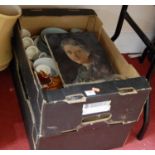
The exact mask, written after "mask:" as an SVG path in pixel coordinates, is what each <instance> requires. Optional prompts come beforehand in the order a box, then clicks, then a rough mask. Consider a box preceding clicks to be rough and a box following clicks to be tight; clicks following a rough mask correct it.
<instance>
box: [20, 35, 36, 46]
mask: <svg viewBox="0 0 155 155" xmlns="http://www.w3.org/2000/svg"><path fill="white" fill-rule="evenodd" d="M22 41H23V46H24V48H25V49H26V48H27V47H29V46H31V45H34V42H33V40H32V38H31V37H24V38H23V39H22Z"/></svg>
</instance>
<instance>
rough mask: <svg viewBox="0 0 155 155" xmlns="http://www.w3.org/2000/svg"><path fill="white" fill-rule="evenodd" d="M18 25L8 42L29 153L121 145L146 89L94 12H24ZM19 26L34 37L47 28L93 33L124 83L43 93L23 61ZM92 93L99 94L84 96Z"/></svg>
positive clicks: (109, 147)
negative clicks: (80, 29) (26, 132)
mask: <svg viewBox="0 0 155 155" xmlns="http://www.w3.org/2000/svg"><path fill="white" fill-rule="evenodd" d="M19 22H20V24H19V23H17V24H16V26H15V32H14V39H13V46H14V61H13V75H14V82H15V86H16V90H17V94H18V96H19V101H20V103H21V109H22V111H23V116H24V119H25V124H26V128H27V131H28V135H29V139H30V142H31V144H32V148H34V149H111V148H113V147H120V146H122V145H123V144H124V143H125V141H126V139H127V137H128V135H129V132H130V131H131V129H132V127H133V125H134V124H135V122H136V121H137V120H138V118H139V116H140V114H141V112H142V110H143V106H144V104H145V101H146V99H147V97H148V95H149V92H150V86H149V84H148V82H147V80H146V79H145V78H144V77H140V76H139V74H138V72H137V71H136V70H135V68H134V67H133V66H132V65H130V64H128V63H127V62H126V60H125V59H124V58H123V56H122V55H121V54H120V52H119V51H118V49H117V48H116V47H115V45H114V44H113V42H112V41H111V40H110V38H109V37H108V35H107V34H106V32H105V31H104V29H103V25H102V22H101V21H100V19H99V18H98V17H97V15H96V14H95V13H94V12H93V10H85V9H84V10H77V9H75V10H74V9H73V10H69V9H51V10H49V9H44V10H33V9H31V10H27V9H26V10H23V16H22V17H21V19H20V21H19ZM21 27H24V28H27V29H28V30H30V31H31V33H32V34H33V35H36V34H39V33H40V31H41V30H42V29H43V28H46V27H60V28H63V29H66V30H69V29H70V28H82V29H84V30H85V31H88V32H93V33H95V35H96V38H97V39H98V41H99V42H100V43H101V45H102V46H103V47H104V48H105V49H106V51H107V53H106V55H107V57H108V59H109V61H110V62H111V64H112V66H113V67H114V68H115V70H116V71H117V73H118V74H121V75H122V76H125V77H127V78H126V79H123V80H114V81H107V82H103V81H100V82H99V81H98V82H93V83H89V84H82V85H73V86H69V87H65V88H62V89H58V90H54V91H53V90H52V91H48V92H46V93H45V91H44V90H43V89H42V88H41V85H40V83H39V80H38V78H37V75H36V74H35V72H34V71H33V69H32V67H31V64H30V63H29V61H28V59H27V57H26V54H25V50H24V48H23V44H22V40H21V34H20V33H21V31H20V30H21V29H20V28H21ZM92 88H97V89H99V90H100V92H98V93H96V94H95V95H88V92H90V91H92ZM116 133H117V134H116Z"/></svg>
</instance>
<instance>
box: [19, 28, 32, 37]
mask: <svg viewBox="0 0 155 155" xmlns="http://www.w3.org/2000/svg"><path fill="white" fill-rule="evenodd" d="M21 36H22V38H24V37H31V32H30V31H29V30H27V29H24V28H23V29H22V30H21Z"/></svg>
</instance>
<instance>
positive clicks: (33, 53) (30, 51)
mask: <svg viewBox="0 0 155 155" xmlns="http://www.w3.org/2000/svg"><path fill="white" fill-rule="evenodd" d="M25 52H26V55H27V57H28V59H29V60H34V59H35V58H36V57H37V56H38V54H39V50H38V48H37V47H36V46H34V45H32V46H29V47H28V48H27V49H26V51H25Z"/></svg>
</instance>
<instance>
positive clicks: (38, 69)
mask: <svg viewBox="0 0 155 155" xmlns="http://www.w3.org/2000/svg"><path fill="white" fill-rule="evenodd" d="M35 71H36V72H37V73H40V72H41V71H42V72H44V73H45V74H46V75H50V74H51V68H50V67H49V66H47V65H45V64H40V65H38V66H37V67H36V68H35Z"/></svg>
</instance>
